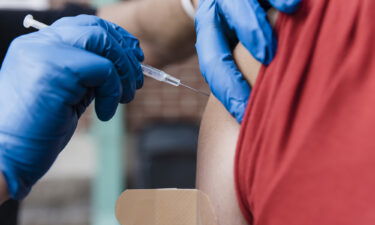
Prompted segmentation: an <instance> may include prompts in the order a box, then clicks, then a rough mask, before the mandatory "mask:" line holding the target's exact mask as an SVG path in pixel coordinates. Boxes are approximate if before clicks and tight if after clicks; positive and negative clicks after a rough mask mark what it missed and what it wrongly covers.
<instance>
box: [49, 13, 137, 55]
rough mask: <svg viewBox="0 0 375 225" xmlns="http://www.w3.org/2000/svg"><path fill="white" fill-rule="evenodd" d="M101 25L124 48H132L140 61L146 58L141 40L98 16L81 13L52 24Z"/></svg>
mask: <svg viewBox="0 0 375 225" xmlns="http://www.w3.org/2000/svg"><path fill="white" fill-rule="evenodd" d="M67 25H68V26H100V27H101V28H103V29H104V30H106V31H108V32H109V33H110V34H111V35H112V36H113V37H114V38H115V39H116V40H117V41H118V42H119V44H120V46H122V47H123V48H124V50H129V49H130V50H132V51H133V54H134V55H135V56H136V57H137V59H138V60H139V61H143V60H144V54H143V51H142V49H141V48H140V44H139V41H138V39H137V38H136V37H134V36H133V35H132V34H130V33H129V32H127V31H126V30H124V29H123V28H122V27H120V26H118V25H116V24H114V23H111V22H109V21H106V20H103V19H101V18H99V17H97V16H90V15H79V16H76V17H64V18H61V19H59V20H57V21H56V22H54V23H53V24H52V26H67Z"/></svg>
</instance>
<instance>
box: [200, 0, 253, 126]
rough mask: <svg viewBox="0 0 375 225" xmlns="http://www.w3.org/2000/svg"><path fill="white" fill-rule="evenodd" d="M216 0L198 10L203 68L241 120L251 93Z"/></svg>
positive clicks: (208, 81) (234, 114)
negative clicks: (233, 52) (227, 36)
mask: <svg viewBox="0 0 375 225" xmlns="http://www.w3.org/2000/svg"><path fill="white" fill-rule="evenodd" d="M214 3H215V2H214V0H205V1H203V2H202V3H201V4H200V7H199V9H198V11H197V13H196V32H197V42H196V48H197V52H198V58H199V64H200V68H201V72H202V74H203V76H204V77H205V79H206V81H207V83H208V84H209V86H210V88H211V91H212V92H213V94H214V95H215V96H216V97H217V98H218V99H219V100H220V101H221V102H222V103H223V105H224V106H225V107H226V108H227V110H228V111H229V112H230V113H231V114H232V115H233V116H234V117H235V118H236V119H237V121H239V122H241V121H242V118H243V114H244V112H245V108H246V105H247V101H248V98H249V94H250V86H249V85H248V83H247V82H246V80H244V78H243V76H242V74H241V72H240V71H239V70H238V68H237V65H236V64H235V62H234V60H233V56H232V53H231V49H230V47H229V45H228V42H227V39H226V36H225V34H224V31H223V28H222V26H221V24H220V19H219V18H218V17H217V16H216V15H217V12H216V10H217V8H216V7H215V4H214Z"/></svg>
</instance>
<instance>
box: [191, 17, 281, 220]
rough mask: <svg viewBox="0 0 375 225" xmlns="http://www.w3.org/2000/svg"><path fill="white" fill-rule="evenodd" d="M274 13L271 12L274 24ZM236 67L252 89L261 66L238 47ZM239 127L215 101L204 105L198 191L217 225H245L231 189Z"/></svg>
mask: <svg viewBox="0 0 375 225" xmlns="http://www.w3.org/2000/svg"><path fill="white" fill-rule="evenodd" d="M275 18H276V11H273V12H271V17H270V19H271V21H275ZM233 56H234V58H235V60H236V63H237V65H238V67H239V69H240V70H241V72H242V73H243V74H244V76H245V78H246V79H247V80H248V81H249V83H250V84H251V85H254V84H255V81H256V78H257V75H258V71H259V69H260V67H261V64H260V63H259V62H257V61H256V60H255V59H254V58H253V57H252V56H251V55H250V54H249V52H248V51H247V50H246V49H245V48H244V47H243V46H242V45H241V44H240V45H238V46H237V47H236V49H235V50H234V52H233ZM239 130H240V125H239V124H238V123H237V121H236V120H235V119H234V118H233V117H232V116H231V115H230V114H229V113H228V112H227V110H226V109H225V108H224V106H223V105H222V104H221V103H220V102H219V101H218V100H217V99H216V98H215V97H214V96H212V95H211V96H210V99H209V101H208V103H207V105H206V109H205V112H204V114H203V118H202V122H201V127H200V133H199V141H198V163H197V164H198V167H197V188H198V189H200V190H202V191H203V192H205V193H207V194H208V195H209V197H210V199H211V202H212V204H213V206H214V209H215V212H216V214H217V217H218V223H219V225H246V224H247V223H246V221H245V220H244V218H243V216H242V214H241V211H240V209H239V206H238V203H237V198H236V192H235V186H234V172H233V168H234V156H235V150H236V144H237V138H238V135H239Z"/></svg>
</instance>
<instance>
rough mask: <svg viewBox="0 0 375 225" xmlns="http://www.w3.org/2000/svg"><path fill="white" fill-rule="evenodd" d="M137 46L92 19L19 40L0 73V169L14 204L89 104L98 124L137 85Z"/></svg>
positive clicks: (126, 36)
mask: <svg viewBox="0 0 375 225" xmlns="http://www.w3.org/2000/svg"><path fill="white" fill-rule="evenodd" d="M142 60H143V53H142V50H141V49H140V47H139V43H138V40H137V39H136V38H135V37H133V36H132V35H131V34H129V33H128V32H126V31H125V30H123V29H121V28H120V27H118V26H116V25H114V24H112V23H109V22H106V21H104V20H101V19H99V18H97V17H94V16H78V17H71V18H64V19H61V20H59V21H57V22H56V23H54V24H53V25H52V26H50V27H48V28H44V29H42V30H41V31H39V32H35V33H32V34H29V35H25V36H22V37H20V38H17V39H16V40H15V41H14V42H13V43H12V44H11V46H10V49H9V51H8V53H7V56H6V58H5V60H4V63H3V66H2V69H1V71H0V105H1V109H0V170H1V171H2V172H3V174H4V177H5V179H6V181H7V183H8V190H9V192H10V195H11V197H12V198H14V199H21V198H23V197H25V196H26V195H27V193H28V192H29V191H30V189H31V187H32V185H33V184H35V182H36V181H37V180H38V179H39V178H40V177H41V176H43V175H44V174H45V173H46V172H47V170H48V169H49V168H50V166H51V165H52V163H53V162H54V160H55V159H56V157H57V156H58V154H59V153H60V151H61V150H62V149H63V148H64V147H65V146H66V144H67V143H68V141H69V140H70V138H71V136H72V135H73V133H74V131H75V129H76V126H77V122H78V119H79V118H80V116H81V114H82V113H83V112H84V111H85V109H86V107H87V106H88V105H89V104H90V102H91V101H92V100H93V99H95V110H96V114H97V115H98V117H99V119H101V120H103V121H106V120H109V119H110V118H111V117H112V116H113V115H114V113H115V111H116V108H117V105H118V103H120V102H121V103H125V102H129V101H131V100H132V99H133V97H134V93H135V90H136V89H137V88H140V87H141V86H142V84H143V74H142V71H141V67H140V61H142Z"/></svg>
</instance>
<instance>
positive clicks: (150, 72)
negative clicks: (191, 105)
mask: <svg viewBox="0 0 375 225" xmlns="http://www.w3.org/2000/svg"><path fill="white" fill-rule="evenodd" d="M23 26H24V27H25V28H30V27H33V28H35V29H38V30H40V29H42V28H45V27H48V25H47V24H44V23H42V22H39V21H37V20H35V19H34V18H33V16H32V15H30V14H29V15H27V16H25V19H24V20H23ZM141 67H142V72H143V74H144V75H145V76H148V77H151V78H153V79H155V80H158V81H161V82H164V83H167V84H170V85H173V86H176V87H178V86H183V87H185V88H188V89H189V90H192V91H194V92H196V93H199V94H202V95H204V96H209V94H207V93H205V92H203V91H200V90H198V89H195V88H193V87H190V86H188V85H185V84H183V83H182V82H181V80H180V79H178V78H176V77H173V76H171V75H169V74H167V73H166V72H164V71H161V70H158V69H156V68H154V67H152V66H149V65H145V64H141Z"/></svg>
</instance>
